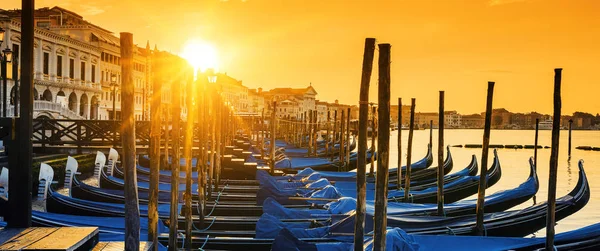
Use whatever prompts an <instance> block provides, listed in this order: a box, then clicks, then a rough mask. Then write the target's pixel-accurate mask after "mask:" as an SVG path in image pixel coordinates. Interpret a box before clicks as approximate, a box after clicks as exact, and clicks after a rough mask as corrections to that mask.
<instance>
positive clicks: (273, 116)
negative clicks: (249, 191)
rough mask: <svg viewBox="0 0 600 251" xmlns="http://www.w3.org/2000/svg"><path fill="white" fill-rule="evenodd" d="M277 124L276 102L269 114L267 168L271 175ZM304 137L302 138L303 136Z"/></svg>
mask: <svg viewBox="0 0 600 251" xmlns="http://www.w3.org/2000/svg"><path fill="white" fill-rule="evenodd" d="M276 123H277V101H273V111H272V112H271V123H270V126H271V143H270V144H269V145H270V146H271V153H270V154H269V155H270V156H269V168H270V169H271V175H273V174H274V173H275V147H276V144H275V139H276V137H275V129H276ZM303 137H304V136H303Z"/></svg>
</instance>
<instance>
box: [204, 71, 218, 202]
mask: <svg viewBox="0 0 600 251" xmlns="http://www.w3.org/2000/svg"><path fill="white" fill-rule="evenodd" d="M208 89H209V91H208V93H209V96H208V106H209V109H210V111H209V112H210V114H207V115H210V116H209V118H210V123H209V124H210V152H209V163H210V166H209V169H208V177H207V178H208V186H207V188H208V189H207V190H208V191H207V192H206V194H207V195H208V198H207V200H211V199H212V191H213V184H214V177H215V154H216V150H215V148H216V147H217V144H216V141H217V138H216V136H215V135H216V134H217V131H216V125H217V115H216V110H217V109H216V102H217V101H216V99H217V97H216V96H217V93H216V90H215V89H216V87H215V85H214V83H211V84H210V86H209V87H208ZM207 113H208V112H207Z"/></svg>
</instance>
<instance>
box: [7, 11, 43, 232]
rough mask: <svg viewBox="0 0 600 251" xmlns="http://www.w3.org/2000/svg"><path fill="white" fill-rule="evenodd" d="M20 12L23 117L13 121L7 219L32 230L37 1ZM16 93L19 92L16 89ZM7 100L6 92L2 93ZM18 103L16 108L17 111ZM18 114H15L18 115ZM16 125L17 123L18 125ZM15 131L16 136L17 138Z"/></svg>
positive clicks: (13, 223) (16, 226) (10, 225)
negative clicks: (35, 19) (34, 51)
mask: <svg viewBox="0 0 600 251" xmlns="http://www.w3.org/2000/svg"><path fill="white" fill-rule="evenodd" d="M21 2H22V5H21V6H22V13H21V83H22V84H21V88H20V89H19V93H20V95H21V97H22V98H21V99H20V102H21V106H20V109H21V113H20V114H21V116H20V118H19V119H18V120H17V121H15V120H13V124H12V125H13V127H14V126H16V128H12V132H11V134H12V138H11V140H12V141H13V142H11V145H10V146H12V147H13V150H12V152H10V154H9V158H10V160H9V161H10V164H9V166H8V168H9V170H10V171H9V172H10V175H9V176H8V180H9V182H8V186H9V190H8V193H9V198H11V199H9V200H8V205H9V208H8V209H9V210H8V215H6V216H7V217H6V218H5V219H6V220H7V221H8V226H9V227H12V228H26V227H31V193H32V191H31V190H32V189H31V187H32V180H31V174H32V166H33V160H32V159H33V147H32V141H31V137H32V136H33V133H32V132H33V88H34V87H33V70H34V69H33V61H34V57H33V50H34V49H33V45H34V18H33V16H34V9H35V1H34V0H23V1H21ZM15 90H17V89H16V88H15ZM3 95H4V96H5V97H6V93H3ZM16 105H17V104H16V103H15V108H16ZM15 114H16V113H15ZM15 122H16V123H15ZM15 132H16V135H15Z"/></svg>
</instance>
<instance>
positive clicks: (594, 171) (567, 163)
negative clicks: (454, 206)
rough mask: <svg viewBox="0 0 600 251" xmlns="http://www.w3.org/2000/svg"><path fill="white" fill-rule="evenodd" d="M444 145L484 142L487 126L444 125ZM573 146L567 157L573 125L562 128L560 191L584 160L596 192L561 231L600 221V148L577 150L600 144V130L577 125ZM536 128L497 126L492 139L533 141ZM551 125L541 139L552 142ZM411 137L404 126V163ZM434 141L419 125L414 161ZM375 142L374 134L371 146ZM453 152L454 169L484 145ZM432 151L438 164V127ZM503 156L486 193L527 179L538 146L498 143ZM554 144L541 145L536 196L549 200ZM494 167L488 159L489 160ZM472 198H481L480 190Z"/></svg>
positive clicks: (394, 154) (393, 151)
mask: <svg viewBox="0 0 600 251" xmlns="http://www.w3.org/2000/svg"><path fill="white" fill-rule="evenodd" d="M444 134H445V140H444V143H445V145H465V144H482V142H483V130H482V129H479V130H475V129H474V130H470V129H455V130H444ZM572 134H573V136H572V144H573V149H572V153H571V155H572V156H571V159H570V160H569V158H568V131H566V130H562V131H561V134H560V151H559V163H558V183H557V194H556V197H561V196H563V195H565V194H567V193H568V192H569V191H571V189H572V188H573V187H574V186H575V185H576V184H577V179H578V172H579V171H578V164H577V163H578V161H579V160H580V159H582V160H584V168H585V171H586V174H587V177H588V179H589V182H590V187H591V198H590V201H589V202H588V204H587V205H586V206H585V207H584V208H583V209H582V210H580V211H579V212H577V213H575V214H574V215H571V216H569V217H567V218H565V219H563V220H561V221H559V222H558V224H557V226H556V232H557V233H560V232H565V231H569V230H573V229H577V228H581V227H584V226H587V225H591V224H594V223H598V222H600V152H597V151H596V152H593V151H583V150H576V149H575V147H576V146H597V147H598V146H600V131H573V132H572ZM397 137H398V131H392V132H391V138H390V166H391V167H395V166H396V165H397V164H396V163H397V160H398V146H397V143H396V142H397ZM534 137H535V131H533V130H492V131H491V137H490V144H502V145H506V144H515V145H533V143H534ZM551 141H552V139H551V131H549V130H544V131H540V132H539V143H538V144H539V145H542V146H550V145H551ZM407 142H408V130H403V131H402V149H403V150H402V155H403V156H402V158H403V159H402V165H405V164H406V153H407V149H406V147H407ZM428 143H429V130H417V131H415V132H414V136H413V154H412V162H415V161H416V160H419V159H421V158H423V156H424V155H425V153H426V152H427V144H428ZM370 144H371V142H370V140H369V146H370ZM450 151H451V152H452V157H453V158H454V168H453V169H452V172H456V171H458V170H461V169H463V168H464V167H466V166H467V165H468V164H469V162H470V160H471V155H473V154H475V155H476V156H477V160H478V164H479V165H480V166H481V148H457V147H451V148H450ZM433 156H434V163H433V165H437V130H435V129H434V130H433ZM498 156H499V158H500V164H501V167H502V178H501V179H500V181H498V183H496V184H495V185H494V186H492V187H490V188H488V189H487V190H486V194H492V193H494V192H496V191H500V190H504V189H511V188H515V187H516V186H518V185H519V184H521V183H522V182H524V181H525V180H526V179H527V177H528V175H529V162H528V160H529V157H532V156H533V149H517V150H515V149H498ZM492 160H493V153H492V149H490V153H489V160H488V163H489V164H491V163H492ZM549 161H550V149H549V148H548V149H538V177H539V180H540V189H539V191H538V193H537V202H538V203H539V202H543V201H546V200H547V198H548V177H549V176H548V175H549V171H548V170H549ZM488 167H489V165H488ZM367 170H369V166H367ZM470 198H476V195H474V196H471V197H470ZM531 205H533V200H529V201H527V202H525V203H523V204H521V205H519V206H517V207H515V208H513V209H511V210H515V209H520V208H524V207H528V206H531ZM545 232H546V231H545V229H542V230H540V231H538V232H537V233H536V234H535V236H544V235H545Z"/></svg>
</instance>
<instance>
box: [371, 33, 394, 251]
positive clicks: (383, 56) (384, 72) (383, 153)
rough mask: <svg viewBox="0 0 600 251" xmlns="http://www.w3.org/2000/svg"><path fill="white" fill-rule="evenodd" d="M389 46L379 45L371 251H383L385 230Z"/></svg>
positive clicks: (388, 145) (388, 137)
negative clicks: (373, 213)
mask: <svg viewBox="0 0 600 251" xmlns="http://www.w3.org/2000/svg"><path fill="white" fill-rule="evenodd" d="M390 49H391V46H390V44H379V88H378V89H379V92H378V94H379V105H378V110H379V111H378V117H379V130H378V133H379V140H378V141H377V146H378V147H377V148H378V149H379V157H378V158H377V181H376V183H375V186H376V187H375V189H376V191H375V222H374V234H375V236H374V237H373V242H374V245H373V246H374V248H373V250H385V246H386V245H385V235H386V228H387V195H388V190H387V187H388V175H389V174H388V169H389V154H390V149H389V148H390V63H391V60H390Z"/></svg>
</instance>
